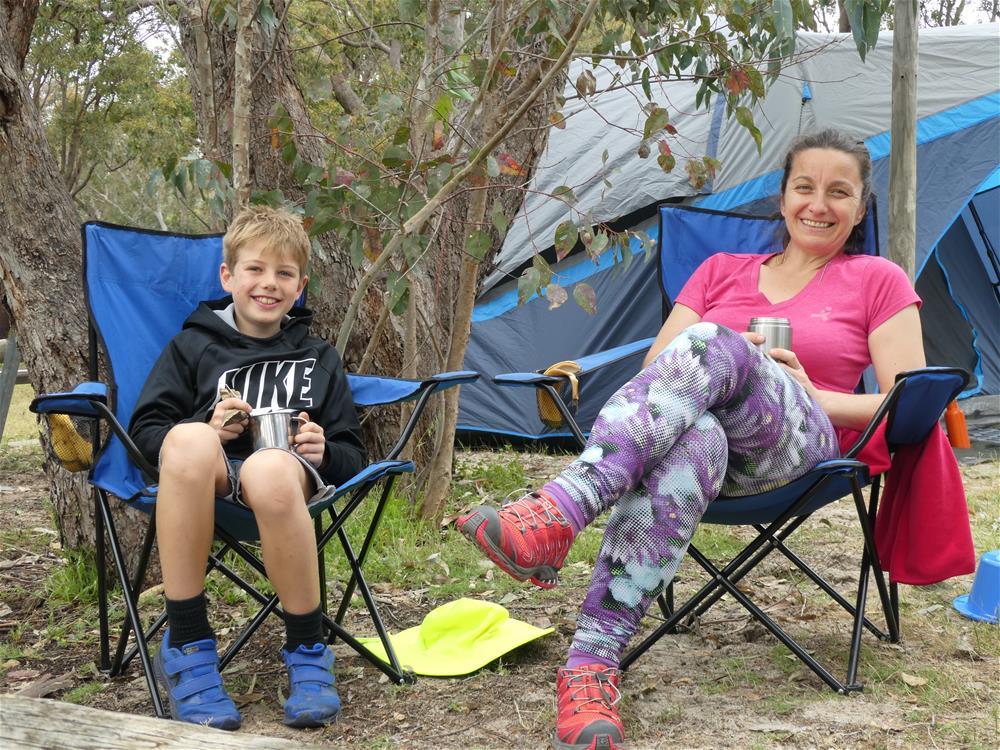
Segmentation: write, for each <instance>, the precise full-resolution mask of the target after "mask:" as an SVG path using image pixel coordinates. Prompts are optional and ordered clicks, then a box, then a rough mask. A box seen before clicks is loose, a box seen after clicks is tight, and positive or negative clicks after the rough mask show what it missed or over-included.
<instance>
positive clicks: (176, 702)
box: [153, 630, 241, 730]
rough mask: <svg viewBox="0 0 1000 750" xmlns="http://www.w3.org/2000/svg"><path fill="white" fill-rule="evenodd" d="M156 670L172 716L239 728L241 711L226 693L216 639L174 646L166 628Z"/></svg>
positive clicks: (154, 661)
mask: <svg viewBox="0 0 1000 750" xmlns="http://www.w3.org/2000/svg"><path fill="white" fill-rule="evenodd" d="M153 672H154V673H155V674H156V681H157V682H158V683H160V686H161V687H163V688H164V689H165V690H166V691H167V697H168V698H169V700H170V715H171V716H172V717H173V718H175V719H177V720H178V721H187V722H190V723H191V724H201V725H203V726H208V727H214V728H215V729H228V730H232V729H239V728H240V721H241V719H240V712H239V711H237V710H236V704H235V703H233V701H232V699H231V698H230V697H229V694H228V693H226V688H225V687H224V686H223V684H222V676H221V675H220V674H219V652H218V651H217V650H216V646H215V641H213V640H211V639H210V638H206V639H205V640H202V641H195V642H194V643H189V644H187V645H186V646H184V648H183V649H179V648H173V647H172V646H171V645H170V631H169V630H166V631H164V633H163V643H162V644H160V650H159V651H157V652H156V658H155V659H154V660H153Z"/></svg>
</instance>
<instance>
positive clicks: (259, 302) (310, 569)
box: [129, 206, 366, 729]
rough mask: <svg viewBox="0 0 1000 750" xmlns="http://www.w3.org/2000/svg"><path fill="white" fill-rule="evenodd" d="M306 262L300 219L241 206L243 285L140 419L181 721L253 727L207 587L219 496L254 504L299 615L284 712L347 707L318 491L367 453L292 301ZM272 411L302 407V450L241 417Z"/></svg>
mask: <svg viewBox="0 0 1000 750" xmlns="http://www.w3.org/2000/svg"><path fill="white" fill-rule="evenodd" d="M308 260H309V239H308V237H307V236H306V233H305V231H304V230H303V228H302V224H301V222H300V220H299V219H298V218H297V217H295V216H294V215H293V214H291V213H289V212H288V211H285V210H281V209H273V208H268V207H263V206H254V207H251V208H248V209H246V210H244V211H243V212H242V213H240V214H239V216H237V217H236V219H235V220H234V221H233V222H232V224H231V225H230V227H229V231H228V232H226V235H225V237H224V238H223V263H222V266H221V267H220V269H219V273H220V276H221V280H222V286H223V288H224V289H225V290H226V291H227V292H229V293H230V295H231V296H230V297H225V298H223V299H221V300H215V301H212V302H202V303H201V304H200V305H199V306H198V308H197V309H196V310H195V311H194V312H193V313H192V314H191V316H190V317H189V318H188V319H187V320H186V321H185V323H184V327H183V330H182V331H181V332H180V333H179V334H177V336H175V337H174V338H173V339H172V340H171V342H170V343H169V344H168V345H167V347H166V348H165V349H164V351H163V353H162V354H161V355H160V358H159V360H158V361H157V362H156V365H155V366H154V367H153V370H152V372H151V373H150V376H149V379H148V380H147V381H146V384H145V386H144V387H143V390H142V393H141V395H140V397H139V402H138V404H137V405H136V408H135V412H134V414H133V416H132V423H131V425H130V427H129V432H130V434H131V435H132V438H133V440H134V441H135V443H136V445H137V446H138V447H139V450H140V451H142V454H143V455H144V456H145V457H146V459H147V460H149V461H150V462H151V463H153V464H154V465H158V466H159V491H158V494H157V502H156V538H157V544H158V545H159V550H160V565H161V568H162V571H163V589H164V596H165V597H166V605H167V620H168V628H167V630H166V631H165V632H164V635H163V644H162V645H161V647H160V650H159V652H158V654H157V656H156V659H155V664H154V666H155V670H156V674H157V679H158V681H159V682H160V683H161V685H163V687H164V688H165V689H166V690H167V692H168V694H169V701H170V709H171V713H172V715H173V718H175V719H179V720H181V721H189V722H192V723H197V724H207V725H208V726H212V727H216V728H219V729H237V728H238V727H239V725H240V714H239V712H238V711H237V709H236V706H235V705H234V704H233V701H232V700H231V699H230V697H229V695H228V694H227V693H226V690H225V687H224V686H223V684H222V678H221V676H220V675H219V666H218V665H219V657H218V652H217V649H216V643H215V638H214V634H213V632H212V629H211V626H210V625H209V622H208V612H207V604H206V601H205V594H204V578H205V567H206V564H207V561H208V554H209V551H210V548H211V544H212V536H213V527H214V514H215V498H216V497H217V496H218V497H223V498H225V499H226V500H227V501H229V502H234V503H237V504H240V505H244V506H246V507H249V508H250V509H251V510H253V512H254V515H255V517H256V520H257V526H258V528H259V529H260V543H261V548H262V550H263V557H264V566H265V568H266V570H267V575H268V578H269V579H270V581H271V584H272V585H273V586H274V590H275V593H277V595H278V598H279V599H280V600H281V604H282V607H283V608H284V611H285V618H286V623H285V627H286V642H285V646H284V648H283V649H282V652H281V653H282V657H283V659H284V662H285V665H286V667H287V669H288V673H289V684H290V688H289V695H288V699H287V701H286V703H285V723H286V724H288V725H290V726H297V727H303V726H318V725H322V724H326V723H329V722H331V721H334V720H335V719H336V717H337V714H338V712H339V711H340V699H339V697H338V695H337V691H336V687H335V686H334V678H333V673H332V666H333V652H332V651H331V650H330V649H329V647H328V646H327V645H326V644H325V642H324V639H323V627H322V613H321V612H322V611H321V609H320V599H319V573H318V562H317V555H316V544H315V536H314V531H313V523H312V520H311V519H310V517H309V512H308V508H307V501H308V500H309V499H310V498H319V497H321V496H322V495H323V493H325V492H329V491H330V488H329V487H328V486H327V485H328V484H329V485H337V484H340V483H343V482H344V481H346V480H347V479H349V478H350V477H352V476H353V475H354V474H356V473H357V472H359V471H360V470H361V469H362V468H364V466H365V465H366V456H365V450H364V447H363V445H362V443H361V438H360V426H359V424H358V418H357V414H356V413H355V411H354V405H353V402H352V400H351V394H350V391H349V390H348V385H347V378H346V376H345V375H344V372H343V369H342V367H341V363H340V358H339V356H338V355H337V352H336V350H335V349H334V348H333V347H331V346H330V345H329V344H327V343H326V342H324V341H322V340H321V339H318V338H316V337H313V336H310V335H309V323H310V322H311V320H312V314H311V313H310V312H309V311H308V310H306V309H304V308H293V305H294V303H295V300H296V299H298V297H299V295H300V294H301V293H302V290H303V289H304V288H305V286H306V283H307V281H308V279H307V277H306V275H305V271H306V265H307V263H308ZM234 392H238V394H242V395H238V394H237V393H234ZM272 406H273V407H290V408H294V409H296V410H299V416H300V417H302V418H303V419H304V420H306V421H305V423H304V424H303V425H302V426H301V428H300V430H299V432H298V434H297V435H296V436H295V438H294V445H293V449H292V450H285V449H281V448H277V449H266V450H260V451H257V452H256V453H254V452H253V451H252V446H251V444H250V440H249V430H247V429H246V424H247V422H246V419H245V418H243V417H242V416H241V414H240V413H239V412H242V413H248V412H250V411H251V409H255V408H259V407H272Z"/></svg>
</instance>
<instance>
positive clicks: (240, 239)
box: [222, 205, 310, 276]
mask: <svg viewBox="0 0 1000 750" xmlns="http://www.w3.org/2000/svg"><path fill="white" fill-rule="evenodd" d="M256 240H260V241H262V242H263V243H264V248H263V249H264V250H270V251H273V252H280V253H288V254H289V255H290V256H291V257H292V260H294V261H295V264H296V265H297V266H298V267H299V273H300V274H301V275H303V276H304V275H305V273H306V267H307V266H308V265H309V249H310V244H309V236H308V235H307V234H306V230H305V229H304V228H303V227H302V219H300V218H299V217H298V216H296V215H295V214H293V213H292V212H291V211H289V210H287V209H285V208H272V207H271V206H257V205H254V206H248V207H247V208H244V209H243V210H242V211H240V212H239V214H238V215H237V216H236V218H235V219H233V221H232V223H231V224H230V225H229V229H228V230H226V234H225V236H224V237H223V238H222V260H223V262H224V263H225V264H226V266H227V267H228V268H229V269H230V270H232V269H233V268H235V267H236V262H237V261H238V260H239V252H240V250H241V249H242V248H243V247H244V246H245V245H246V244H247V243H248V242H254V241H256Z"/></svg>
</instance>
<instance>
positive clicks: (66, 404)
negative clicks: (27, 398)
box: [28, 382, 108, 418]
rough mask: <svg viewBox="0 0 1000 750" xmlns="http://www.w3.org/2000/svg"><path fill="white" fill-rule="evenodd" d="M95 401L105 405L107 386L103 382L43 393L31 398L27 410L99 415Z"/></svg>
mask: <svg viewBox="0 0 1000 750" xmlns="http://www.w3.org/2000/svg"><path fill="white" fill-rule="evenodd" d="M96 403H101V404H104V405H107V403H108V387H107V385H105V384H104V383H95V382H88V383H80V384H79V385H77V386H76V387H75V388H74V389H73V390H71V391H63V392H61V393H43V394H42V395H41V396H37V397H35V398H34V399H32V401H31V403H30V404H29V405H28V410H29V411H31V412H32V413H34V414H68V415H69V416H71V417H95V418H97V417H100V416H101V415H100V414H99V413H98V411H97V408H96V407H95V404H96Z"/></svg>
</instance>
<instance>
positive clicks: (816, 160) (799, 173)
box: [781, 148, 865, 256]
mask: <svg viewBox="0 0 1000 750" xmlns="http://www.w3.org/2000/svg"><path fill="white" fill-rule="evenodd" d="M863 190H864V186H863V184H862V181H861V170H860V168H859V166H858V162H857V159H855V158H854V157H853V156H852V155H851V154H846V153H844V152H843V151H840V150H837V149H832V148H809V149H805V150H804V151H801V152H799V153H798V154H797V155H796V156H795V160H794V161H793V162H792V168H791V170H790V172H789V176H788V183H787V185H786V186H785V192H784V193H783V194H782V196H781V215H782V216H783V217H784V218H785V225H786V226H787V227H788V234H789V236H790V238H791V239H790V241H789V243H788V249H795V250H802V251H805V252H806V253H808V254H810V255H820V256H825V255H832V254H835V253H838V252H840V251H841V250H842V249H843V247H844V243H845V242H846V241H847V238H848V237H849V236H850V234H851V230H852V229H854V227H855V225H857V224H858V223H859V222H860V221H861V220H862V219H863V218H864V215H865V205H864V202H863V201H862V194H863Z"/></svg>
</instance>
